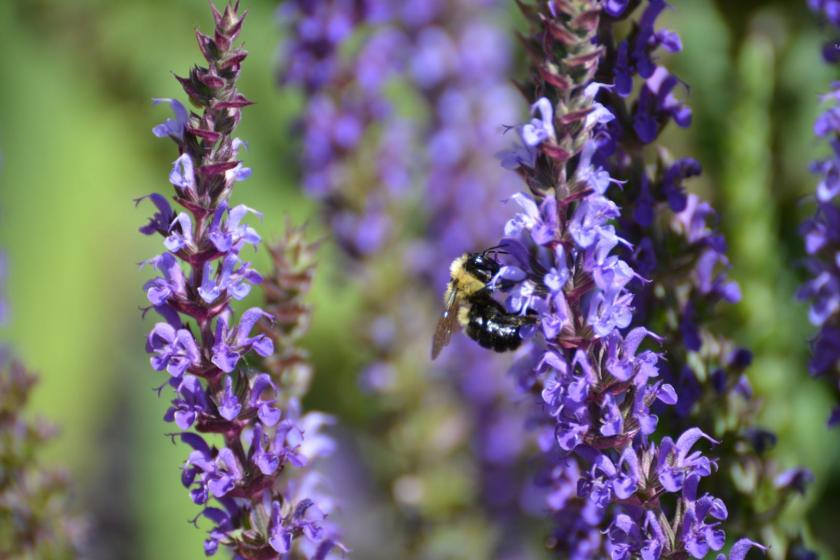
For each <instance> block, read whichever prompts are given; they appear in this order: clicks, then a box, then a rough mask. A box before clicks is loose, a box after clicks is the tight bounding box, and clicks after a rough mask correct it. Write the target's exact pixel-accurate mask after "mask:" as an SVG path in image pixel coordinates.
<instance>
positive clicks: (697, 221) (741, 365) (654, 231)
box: [593, 0, 809, 549]
mask: <svg viewBox="0 0 840 560" xmlns="http://www.w3.org/2000/svg"><path fill="white" fill-rule="evenodd" d="M607 6H609V4H608V5H607ZM667 7H668V5H667V4H665V3H664V2H661V1H657V0H649V1H646V2H641V3H639V5H638V6H624V7H622V8H620V9H618V8H617V7H616V6H613V9H611V10H610V9H607V12H608V13H609V16H610V17H607V18H604V19H602V21H601V23H600V30H599V37H600V38H601V40H602V44H603V45H604V48H605V56H604V57H603V59H602V62H601V64H600V66H599V70H598V76H599V78H597V79H602V80H604V81H610V79H611V80H612V81H613V82H614V84H615V87H613V88H602V89H601V91H600V92H599V96H598V98H597V99H598V100H599V101H601V102H603V104H604V105H605V106H606V107H607V109H608V110H609V112H610V113H612V114H613V115H617V116H618V118H615V119H613V120H611V121H610V122H608V123H606V126H605V127H603V128H602V129H601V130H600V131H599V137H598V150H597V152H596V153H595V155H594V156H593V160H594V161H595V162H597V163H598V164H599V165H603V167H605V168H606V169H608V170H609V174H610V176H612V177H614V178H616V179H617V180H618V182H619V183H620V184H621V185H622V187H621V188H612V189H610V190H609V191H608V192H607V197H608V198H610V199H611V200H613V201H614V202H615V203H617V204H618V205H619V206H620V208H621V215H620V216H619V217H618V218H617V220H616V228H617V232H618V235H619V237H621V238H622V239H624V240H626V241H627V242H628V243H629V244H628V245H623V246H620V247H619V250H620V251H621V256H622V258H623V259H625V260H626V261H627V262H628V263H630V265H631V267H632V268H633V270H635V271H636V273H637V276H636V277H635V278H634V279H632V280H631V281H630V282H629V283H628V285H627V288H628V290H629V291H630V292H632V293H633V307H634V313H633V322H632V323H631V326H645V325H650V324H656V325H659V326H660V327H659V329H660V330H659V332H658V334H660V335H661V336H662V341H661V344H659V345H658V349H660V350H661V352H662V355H663V358H664V359H662V360H660V362H659V370H660V374H661V376H662V378H663V379H664V380H665V381H666V382H668V383H671V384H672V385H673V386H674V388H675V390H676V393H677V395H678V402H677V404H676V406H674V407H672V408H665V407H662V408H661V410H660V412H659V414H660V417H661V418H660V421H661V423H662V424H663V426H664V427H666V428H667V429H669V430H670V431H672V432H675V433H678V432H681V431H683V430H686V429H690V428H693V427H696V426H699V427H700V428H702V429H703V430H704V431H707V432H709V433H710V434H711V435H713V436H714V437H715V438H716V439H722V438H723V439H726V440H727V443H728V445H726V446H724V447H722V448H721V449H720V450H719V451H718V464H719V465H720V468H721V471H722V474H721V475H720V476H719V477H718V480H717V481H716V487H717V488H718V490H719V491H720V492H721V493H722V494H723V495H724V496H725V497H726V499H727V500H733V501H736V500H737V501H739V502H743V503H742V505H741V506H740V507H738V508H733V511H732V512H731V514H730V518H729V522H730V523H732V524H734V525H736V526H738V527H739V528H742V529H743V530H744V531H746V532H747V534H748V535H749V536H751V537H753V538H759V537H760V536H761V535H767V534H770V532H773V533H774V534H776V535H777V537H776V539H775V546H776V547H777V549H778V548H782V547H784V546H785V541H784V539H782V535H784V534H786V533H788V530H787V529H786V528H784V524H783V523H781V522H780V521H781V520H780V516H779V515H778V514H776V513H775V512H780V511H782V510H783V509H784V506H785V505H786V504H787V503H788V501H789V500H792V499H794V498H795V496H796V494H797V493H796V492H790V491H789V487H788V486H787V485H785V484H780V481H782V482H784V481H785V480H786V477H782V476H781V475H782V474H784V473H785V472H801V473H803V474H804V473H807V471H806V470H804V469H801V468H794V469H790V470H788V471H784V472H782V471H781V470H780V468H779V467H778V466H777V465H776V464H775V463H774V462H773V461H772V460H771V458H770V455H769V454H768V453H767V451H769V448H771V447H772V446H773V445H774V443H775V440H776V436H775V434H773V433H771V432H769V431H768V430H766V429H764V428H761V427H760V426H759V425H758V424H757V422H758V414H759V412H760V409H761V404H760V399H757V398H754V396H753V393H752V389H751V387H750V383H749V380H748V378H747V376H746V374H745V370H746V369H747V368H748V367H749V365H750V363H751V361H752V354H751V353H750V351H749V350H747V349H746V348H741V347H738V346H736V345H735V343H734V342H732V341H731V340H728V339H727V338H726V337H724V336H722V335H721V333H720V332H716V331H717V329H716V327H715V322H716V320H718V319H719V316H720V313H719V310H721V308H722V307H723V306H724V305H725V304H728V303H735V302H737V301H739V299H740V297H741V293H740V288H739V286H738V284H737V283H736V282H734V281H733V280H731V279H730V278H729V276H728V271H729V267H730V263H729V260H728V258H727V255H726V250H727V243H726V240H725V238H724V237H723V235H722V234H721V233H720V232H719V231H717V230H716V218H717V216H716V213H715V211H714V209H713V208H712V206H711V205H710V204H709V203H707V202H705V201H703V200H702V199H701V198H700V197H698V196H697V195H696V194H689V193H687V192H686V191H685V188H684V183H685V182H686V181H687V180H688V179H690V178H692V177H694V176H697V175H699V174H700V172H701V167H700V163H699V162H698V161H696V160H694V159H693V158H690V157H684V158H679V159H677V158H674V157H672V156H671V155H670V153H669V152H668V149H667V148H666V146H665V145H664V143H663V142H662V141H660V135H661V132H662V131H663V130H664V129H665V127H666V126H667V124H668V123H669V122H671V121H673V122H674V123H675V124H677V125H678V126H680V127H686V126H688V125H689V124H690V116H691V109H690V108H689V107H688V105H687V104H686V103H684V102H683V101H680V100H678V97H677V96H678V95H679V97H686V96H687V95H688V88H687V87H683V86H681V85H680V84H682V81H681V80H680V79H679V78H677V77H676V76H674V75H673V74H671V72H670V71H669V70H667V69H666V68H665V67H664V66H662V65H659V64H657V63H656V62H655V61H656V60H657V57H659V56H660V55H661V54H662V53H663V52H665V51H667V52H671V53H675V52H678V51H680V50H681V49H682V42H681V40H680V37H679V36H678V35H677V34H676V33H674V32H673V31H669V30H668V29H664V28H657V26H656V20H657V17H658V16H659V15H660V14H661V13H663V11H664V10H665V9H666V8H667ZM630 18H634V20H635V21H634V22H633V23H634V25H632V26H631V27H629V28H628V27H624V29H629V31H628V32H627V33H626V35H625V36H623V37H622V36H620V35H619V29H621V27H619V26H615V25H614V22H615V21H616V20H620V19H630ZM610 77H611V78H610ZM633 92H637V93H635V94H633ZM653 94H657V95H658V96H654V95H653ZM652 100H656V101H657V102H656V103H651V101H652ZM651 145H654V146H655V147H656V150H655V152H652V151H651V150H650V149H646V147H648V146H651ZM722 419H725V420H724V421H722ZM741 473H749V476H747V477H745V476H743V474H741ZM808 476H809V475H808ZM745 478H748V479H749V481H750V482H749V483H744V482H743V480H744V479H745ZM755 492H761V494H762V495H763V496H765V499H764V500H762V502H761V503H759V502H757V501H756V500H753V499H752V498H751V495H752V494H753V493H755Z"/></svg>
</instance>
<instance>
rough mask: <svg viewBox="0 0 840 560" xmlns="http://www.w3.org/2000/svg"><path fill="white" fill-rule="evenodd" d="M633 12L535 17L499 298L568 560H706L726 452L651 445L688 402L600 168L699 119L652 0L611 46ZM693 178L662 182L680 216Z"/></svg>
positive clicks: (594, 7) (696, 437)
mask: <svg viewBox="0 0 840 560" xmlns="http://www.w3.org/2000/svg"><path fill="white" fill-rule="evenodd" d="M627 4H628V3H627V2H609V3H607V4H606V5H605V6H603V12H605V13H602V5H601V3H600V2H595V1H584V0H581V1H572V0H557V1H554V2H549V3H548V5H547V6H545V7H542V6H540V7H537V6H532V5H525V6H524V13H525V15H526V17H528V18H529V19H530V20H531V22H532V23H533V25H534V26H535V27H536V32H535V34H534V36H533V38H532V39H531V40H530V41H529V42H528V43H527V47H529V50H530V52H532V53H535V57H536V58H539V57H540V56H541V57H542V60H541V61H538V62H537V63H536V65H535V70H536V72H534V73H533V75H534V76H537V79H538V80H539V81H538V82H537V83H535V84H532V85H533V90H526V92H527V91H533V92H534V93H537V94H540V95H543V97H540V98H539V99H538V100H537V101H536V102H535V103H534V104H533V106H532V115H533V117H534V118H533V119H532V120H531V121H530V122H529V123H526V124H524V125H521V126H520V127H518V132H519V136H520V139H521V145H520V146H518V147H517V148H515V149H514V150H511V151H509V152H507V153H506V154H504V157H503V164H505V165H506V166H508V167H513V168H516V169H517V170H518V172H519V174H520V175H521V176H522V177H523V178H524V180H525V182H526V185H527V186H528V189H529V190H530V192H531V196H527V195H517V196H516V197H515V200H516V202H517V203H518V204H519V206H520V207H521V209H522V211H521V212H520V213H519V214H517V215H516V216H515V217H514V218H513V219H511V220H510V221H509V222H508V224H507V226H506V227H505V238H504V239H503V240H502V242H501V244H500V246H501V247H502V250H503V251H504V253H505V255H506V256H505V266H503V267H502V269H501V270H500V272H499V275H498V281H497V283H496V284H495V285H496V286H498V287H499V291H503V292H505V293H506V301H505V305H506V308H507V311H508V312H509V313H514V314H519V315H521V316H523V317H526V318H527V317H530V318H531V320H533V322H534V324H535V328H534V329H531V330H533V331H534V332H533V337H534V340H533V342H531V343H530V345H531V350H532V352H531V354H532V355H534V356H535V357H536V366H535V367H534V368H533V369H531V368H528V367H521V368H517V370H516V371H517V373H518V378H519V382H520V385H521V386H522V387H523V388H524V389H526V390H527V391H529V392H531V393H533V394H535V395H539V399H538V401H537V403H538V412H536V416H535V419H534V424H535V425H538V426H540V428H541V430H540V432H541V436H540V442H541V446H542V450H543V452H544V454H545V458H546V460H547V462H548V468H547V473H546V476H545V477H544V480H543V483H544V484H545V485H546V486H547V487H548V502H547V503H548V506H549V508H550V509H551V510H552V511H554V512H555V519H556V521H557V530H556V531H555V533H554V540H553V546H554V548H555V549H557V550H558V552H562V553H565V554H566V555H567V556H568V557H571V558H593V557H600V556H603V555H604V554H609V556H610V557H611V558H613V559H624V558H637V557H642V558H646V559H647V558H661V557H676V556H686V557H687V556H690V557H693V558H705V557H706V556H707V554H709V553H710V552H711V551H719V550H721V549H722V548H723V546H724V544H725V534H724V532H723V529H722V524H723V522H724V521H725V520H726V518H727V517H728V512H727V509H726V507H725V505H724V503H723V502H722V501H721V500H720V499H717V498H714V497H712V496H711V495H709V494H701V493H700V492H699V491H698V487H699V483H700V481H701V479H703V478H705V477H708V476H710V475H711V474H712V473H713V471H714V470H716V466H717V462H716V460H714V459H711V458H709V457H706V456H705V455H704V454H703V453H702V452H701V451H699V450H697V449H696V448H695V447H696V445H697V444H698V442H700V441H702V440H706V441H709V442H712V443H717V442H716V441H715V440H714V439H713V438H711V437H710V436H708V435H707V434H705V433H704V432H703V431H701V430H700V429H699V428H696V427H690V428H688V429H686V430H684V431H683V432H682V435H681V436H680V437H679V438H677V439H676V441H674V440H672V439H671V438H670V437H665V438H663V439H662V441H661V442H660V443H659V444H658V445H657V444H655V443H652V442H651V440H650V436H652V435H653V434H654V432H655V431H656V429H657V425H658V423H659V422H658V420H659V419H658V416H657V414H655V413H654V411H653V410H652V407H653V406H654V404H655V403H658V405H657V406H659V407H662V406H672V405H675V404H677V402H678V395H677V392H676V390H675V388H674V386H673V385H671V384H670V383H667V382H664V381H663V380H661V379H660V377H661V375H660V370H659V362H660V358H661V355H660V354H659V353H657V352H656V351H655V350H652V349H645V345H644V342H645V339H647V338H650V339H653V340H654V342H657V343H659V342H661V340H662V339H661V338H660V337H659V336H657V335H655V334H654V333H652V332H651V331H649V330H648V329H647V328H645V327H644V326H641V325H637V326H635V328H632V329H630V330H628V327H630V326H631V325H633V324H634V313H635V309H634V299H635V294H634V292H633V291H632V290H631V289H630V286H631V283H633V282H638V281H639V280H640V279H642V276H641V273H640V272H639V271H638V270H635V269H634V268H633V267H632V266H631V264H630V262H628V260H625V259H623V258H622V257H621V256H620V255H621V254H623V253H625V252H628V251H630V252H632V251H634V250H635V249H636V248H634V247H633V246H632V244H631V243H630V241H628V240H627V239H625V238H624V237H622V236H621V234H620V233H621V232H619V231H617V230H616V227H615V224H616V222H617V221H619V220H620V218H621V217H622V215H623V210H622V208H621V207H619V206H618V205H617V204H616V203H615V202H614V201H613V200H611V198H610V196H609V195H608V193H609V192H610V191H615V190H616V188H617V187H613V185H615V184H617V183H624V182H625V181H619V180H617V179H614V178H613V177H612V176H611V175H610V173H609V171H608V167H607V162H606V161H605V157H604V156H605V153H606V154H609V153H610V149H612V150H613V151H614V150H615V147H616V144H617V142H618V141H620V136H619V134H620V133H622V132H623V133H624V134H627V133H628V132H629V133H631V134H635V136H636V137H637V138H638V139H639V140H640V141H641V142H642V143H647V142H650V141H652V140H653V139H655V137H656V136H657V135H658V133H659V130H660V128H661V126H663V125H664V122H667V119H669V118H673V119H674V120H675V121H676V122H677V123H678V124H681V125H683V126H686V125H688V124H689V122H690V111H689V110H688V109H687V108H686V107H685V106H684V105H682V104H681V103H680V102H679V101H677V100H676V98H675V97H674V96H673V89H674V87H675V86H676V84H677V83H678V81H677V80H676V78H673V77H672V76H670V75H669V74H668V73H667V71H665V70H664V69H662V68H660V67H657V66H656V65H655V64H654V63H653V59H652V58H651V51H652V50H653V49H655V48H657V47H658V46H665V47H666V48H668V49H669V50H677V49H678V48H679V39H678V37H676V35H674V34H672V33H669V32H667V31H656V30H655V29H654V20H655V18H656V15H657V14H658V13H659V12H660V11H661V10H662V9H664V7H665V3H664V2H661V1H657V0H651V1H650V2H649V3H648V5H647V7H646V9H645V11H644V13H643V14H642V17H641V20H640V21H639V23H638V24H637V25H635V26H634V27H633V31H632V33H631V35H630V36H629V37H628V38H627V39H626V40H624V41H621V42H620V43H619V44H618V45H617V46H614V45H613V44H612V43H613V41H612V37H611V36H610V31H611V25H610V23H611V21H610V18H615V17H618V16H620V15H622V14H623V13H624V12H625V11H626V10H627V8H628V6H627ZM602 18H603V25H602ZM607 45H609V46H607ZM613 49H614V52H613ZM609 63H611V64H612V66H610V64H609ZM636 73H638V74H639V75H641V76H642V77H643V78H645V79H646V82H645V84H644V85H643V86H642V89H641V90H640V93H639V96H638V99H637V101H636V103H635V104H634V105H633V107H632V112H621V113H618V112H616V113H614V112H613V111H612V110H611V109H612V107H608V106H607V105H606V104H604V103H601V102H598V101H596V97H597V98H600V97H606V96H612V95H617V96H626V95H628V94H629V93H630V92H631V90H632V76H633V75H634V74H636ZM598 79H600V80H602V81H597V80H598ZM602 82H605V83H602ZM599 96H600V97H599ZM622 106H623V105H622ZM625 131H626V132H625ZM630 131H632V132H630ZM617 133H619V134H617ZM691 163H692V162H683V163H682V165H675V166H674V168H673V169H669V171H668V172H666V173H665V175H666V176H668V182H669V184H672V185H674V187H673V188H672V191H675V192H673V193H672V194H671V196H670V197H669V199H672V200H673V201H674V205H675V206H677V207H678V209H679V210H683V209H685V207H686V206H687V204H688V199H687V198H686V197H685V196H684V195H682V196H680V194H681V191H680V190H679V188H678V185H679V183H680V182H681V180H682V178H684V177H685V176H686V175H690V174H691V173H693V172H694V171H693V168H694V165H692V164H691ZM635 180H636V178H632V179H628V181H635ZM644 184H645V183H644V181H642V182H641V185H639V184H634V185H628V187H629V188H640V187H641V186H643V185H644ZM679 198H682V199H683V200H682V201H680V200H679ZM491 285H494V284H493V283H491ZM502 288H503V289H502ZM522 334H524V335H526V336H527V335H528V334H529V333H527V332H524V331H523V332H522ZM669 495H670V496H669ZM604 537H605V538H604ZM754 546H757V547H761V546H760V545H758V544H757V543H754V542H752V541H750V540H748V539H742V540H741V541H738V543H736V544H735V546H734V547H733V548H732V551H731V553H730V558H743V557H744V556H745V555H746V553H747V551H748V550H749V549H750V548H752V547H754ZM761 548H763V547H761ZM718 557H719V558H720V557H723V555H722V554H721V555H719V556H718Z"/></svg>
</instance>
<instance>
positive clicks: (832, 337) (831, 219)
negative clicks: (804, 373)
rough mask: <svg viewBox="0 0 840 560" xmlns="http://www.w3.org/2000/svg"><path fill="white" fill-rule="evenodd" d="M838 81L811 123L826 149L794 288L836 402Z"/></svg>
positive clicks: (817, 366) (839, 415)
mask: <svg viewBox="0 0 840 560" xmlns="http://www.w3.org/2000/svg"><path fill="white" fill-rule="evenodd" d="M809 5H810V6H811V9H813V10H814V11H815V12H817V13H818V14H820V15H821V16H822V17H824V18H825V19H826V20H827V21H828V22H829V23H830V24H832V25H833V26H835V27H836V28H840V20H838V15H837V6H836V5H835V4H834V3H833V2H825V1H823V2H820V1H816V0H811V1H810V2H809ZM835 44H836V43H830V44H828V45H827V46H826V48H825V50H824V51H823V54H824V58H825V60H826V61H827V62H828V63H835V64H836V63H837V62H838V58H837V52H838V51H837V48H836V46H835ZM838 101H840V83H835V84H833V86H832V89H831V91H830V92H829V93H826V94H825V95H823V96H822V102H823V103H824V104H825V106H826V109H825V111H824V112H823V113H822V114H821V115H820V116H819V118H818V119H817V121H816V123H814V134H815V135H816V136H817V137H818V138H821V139H824V140H827V141H828V143H829V145H830V147H831V151H830V153H829V155H828V157H826V158H825V159H823V160H819V161H816V162H814V163H813V164H812V165H811V170H812V171H813V172H814V173H815V174H816V175H817V176H818V177H819V184H818V185H817V192H816V195H817V196H816V199H817V200H816V202H817V210H816V213H815V214H814V216H813V217H812V218H810V219H809V220H807V221H806V222H805V223H803V224H802V235H803V237H804V238H805V251H806V253H807V254H808V256H809V258H808V268H809V269H810V272H811V274H812V276H813V279H811V280H809V281H808V282H807V283H806V284H805V285H803V286H802V287H801V289H800V290H799V297H800V298H802V299H805V300H808V301H809V302H810V308H809V312H808V317H809V318H810V320H811V323H813V324H814V325H815V326H816V327H818V328H819V331H818V333H817V336H816V338H815V339H814V341H813V342H812V344H811V363H810V371H811V374H812V375H814V376H818V377H825V378H827V379H829V380H830V381H831V384H832V386H833V388H834V390H835V392H836V394H837V396H838V400H840V256H838V255H840V206H838V200H840V197H838V194H840V123H839V122H838V116H840V106H838V105H840V104H838ZM828 423H829V425H830V426H838V425H840V405H838V406H836V407H835V408H834V410H833V411H832V413H831V416H830V417H829V420H828Z"/></svg>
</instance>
